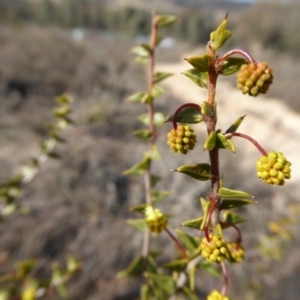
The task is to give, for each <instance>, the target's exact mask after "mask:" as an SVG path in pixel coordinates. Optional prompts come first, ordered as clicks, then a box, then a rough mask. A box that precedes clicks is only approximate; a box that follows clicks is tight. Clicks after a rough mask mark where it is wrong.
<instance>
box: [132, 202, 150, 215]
mask: <svg viewBox="0 0 300 300" xmlns="http://www.w3.org/2000/svg"><path fill="white" fill-rule="evenodd" d="M147 206H148V204H140V205H135V206H132V207H130V208H129V211H132V212H138V213H141V214H143V215H144V212H145V208H146V207H147Z"/></svg>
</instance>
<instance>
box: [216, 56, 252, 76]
mask: <svg viewBox="0 0 300 300" xmlns="http://www.w3.org/2000/svg"><path fill="white" fill-rule="evenodd" d="M245 64H248V60H246V59H244V58H240V57H229V58H227V59H226V60H225V61H224V62H223V65H222V67H221V69H220V71H219V74H221V75H225V76H228V75H232V74H234V73H236V72H238V71H239V70H240V68H241V66H242V65H245Z"/></svg>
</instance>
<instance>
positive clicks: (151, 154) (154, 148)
mask: <svg viewBox="0 0 300 300" xmlns="http://www.w3.org/2000/svg"><path fill="white" fill-rule="evenodd" d="M148 156H149V157H151V158H152V159H153V160H161V156H160V154H159V150H158V147H157V146H156V145H152V146H151V150H149V151H148Z"/></svg>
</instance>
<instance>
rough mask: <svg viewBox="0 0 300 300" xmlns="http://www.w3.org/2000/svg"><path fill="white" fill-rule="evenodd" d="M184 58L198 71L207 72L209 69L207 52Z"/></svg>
mask: <svg viewBox="0 0 300 300" xmlns="http://www.w3.org/2000/svg"><path fill="white" fill-rule="evenodd" d="M185 60H186V61H187V62H188V63H189V64H191V65H192V66H193V67H194V68H195V69H196V70H197V71H199V72H208V70H209V64H210V56H209V55H208V54H203V55H201V56H193V57H188V58H185Z"/></svg>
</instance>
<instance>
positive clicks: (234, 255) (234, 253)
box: [227, 242, 245, 263]
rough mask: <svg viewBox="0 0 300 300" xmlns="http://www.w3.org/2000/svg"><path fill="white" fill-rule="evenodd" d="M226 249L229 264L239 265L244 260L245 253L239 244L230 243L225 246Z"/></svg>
mask: <svg viewBox="0 0 300 300" xmlns="http://www.w3.org/2000/svg"><path fill="white" fill-rule="evenodd" d="M227 248H228V252H229V258H228V261H229V262H231V263H239V262H241V261H242V260H243V259H244V256H245V251H244V248H243V247H242V245H241V244H239V243H235V242H231V243H228V244H227Z"/></svg>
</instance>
